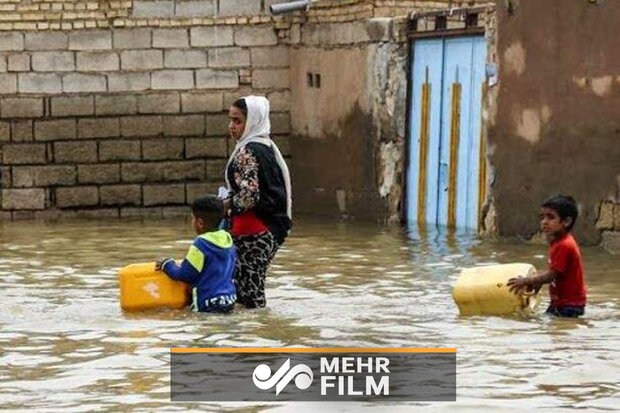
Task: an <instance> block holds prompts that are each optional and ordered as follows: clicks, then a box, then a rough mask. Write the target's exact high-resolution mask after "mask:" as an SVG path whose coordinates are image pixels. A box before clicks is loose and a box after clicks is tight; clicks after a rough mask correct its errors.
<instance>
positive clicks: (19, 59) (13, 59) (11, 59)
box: [7, 53, 30, 72]
mask: <svg viewBox="0 0 620 413" xmlns="http://www.w3.org/2000/svg"><path fill="white" fill-rule="evenodd" d="M7 61H8V65H7V68H8V70H9V72H27V71H29V70H30V55H28V54H26V53H18V54H10V55H8V56H7Z"/></svg>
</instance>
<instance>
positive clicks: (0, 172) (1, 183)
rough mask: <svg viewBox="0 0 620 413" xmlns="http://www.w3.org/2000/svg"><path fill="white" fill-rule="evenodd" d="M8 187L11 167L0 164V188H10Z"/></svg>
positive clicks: (9, 185)
mask: <svg viewBox="0 0 620 413" xmlns="http://www.w3.org/2000/svg"><path fill="white" fill-rule="evenodd" d="M10 187H11V168H10V167H8V166H0V188H10ZM0 192H2V191H0ZM0 198H1V197H0Z"/></svg>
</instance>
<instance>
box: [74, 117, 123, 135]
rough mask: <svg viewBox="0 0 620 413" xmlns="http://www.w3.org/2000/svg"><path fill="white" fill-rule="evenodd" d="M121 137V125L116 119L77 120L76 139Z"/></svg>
mask: <svg viewBox="0 0 620 413" xmlns="http://www.w3.org/2000/svg"><path fill="white" fill-rule="evenodd" d="M118 136H121V123H120V120H119V119H118V118H90V119H78V137H80V138H114V137H118Z"/></svg>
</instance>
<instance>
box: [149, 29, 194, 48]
mask: <svg viewBox="0 0 620 413" xmlns="http://www.w3.org/2000/svg"><path fill="white" fill-rule="evenodd" d="M188 46H189V35H188V32H187V29H154V30H153V47H157V48H175V47H180V48H182V47H188Z"/></svg>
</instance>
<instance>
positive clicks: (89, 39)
mask: <svg viewBox="0 0 620 413" xmlns="http://www.w3.org/2000/svg"><path fill="white" fill-rule="evenodd" d="M111 48H112V33H111V32H110V31H107V30H80V31H77V32H73V33H69V50H102V49H111Z"/></svg>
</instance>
